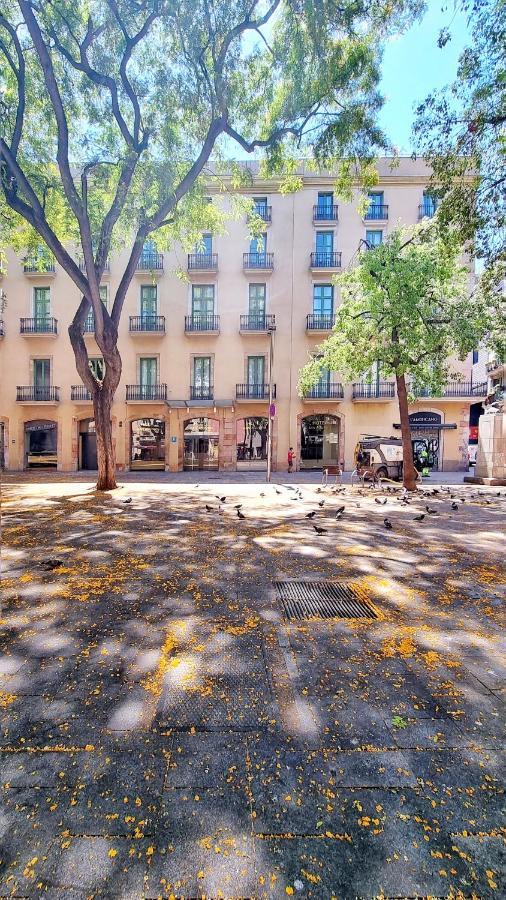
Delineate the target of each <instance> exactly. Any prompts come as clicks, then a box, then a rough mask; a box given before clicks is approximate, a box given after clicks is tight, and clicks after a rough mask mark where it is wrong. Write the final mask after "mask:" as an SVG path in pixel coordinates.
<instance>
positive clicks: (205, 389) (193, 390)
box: [190, 384, 214, 400]
mask: <svg viewBox="0 0 506 900" xmlns="http://www.w3.org/2000/svg"><path fill="white" fill-rule="evenodd" d="M190 400H214V387H213V385H212V384H192V385H190Z"/></svg>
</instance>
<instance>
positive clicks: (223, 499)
mask: <svg viewBox="0 0 506 900" xmlns="http://www.w3.org/2000/svg"><path fill="white" fill-rule="evenodd" d="M214 496H215V497H216V499H217V500H219V501H220V503H225V500H226V499H227V498H226V497H218V494H215V495H214Z"/></svg>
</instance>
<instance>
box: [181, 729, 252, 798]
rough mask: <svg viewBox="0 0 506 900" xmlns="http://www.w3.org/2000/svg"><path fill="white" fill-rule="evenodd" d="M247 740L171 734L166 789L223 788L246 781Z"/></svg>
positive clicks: (199, 733) (207, 733)
mask: <svg viewBox="0 0 506 900" xmlns="http://www.w3.org/2000/svg"><path fill="white" fill-rule="evenodd" d="M246 754H247V743H246V738H245V737H244V736H242V735H240V734H239V735H238V734H233V735H231V734H219V733H215V732H197V733H195V734H177V735H174V736H173V738H172V740H171V744H170V762H169V767H168V771H167V778H166V786H167V788H190V787H191V788H217V789H218V788H222V789H223V788H226V785H227V784H232V785H235V784H244V782H245V779H246Z"/></svg>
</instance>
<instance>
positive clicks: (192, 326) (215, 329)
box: [184, 313, 220, 334]
mask: <svg viewBox="0 0 506 900" xmlns="http://www.w3.org/2000/svg"><path fill="white" fill-rule="evenodd" d="M184 330H185V334H219V333H220V317H219V316H213V315H209V314H202V315H199V314H198V313H195V314H194V315H192V316H185V317H184Z"/></svg>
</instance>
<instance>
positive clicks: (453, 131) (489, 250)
mask: <svg viewBox="0 0 506 900" xmlns="http://www.w3.org/2000/svg"><path fill="white" fill-rule="evenodd" d="M459 5H460V6H461V7H463V8H464V10H465V11H466V12H467V14H468V17H469V23H470V30H471V35H472V45H471V46H470V47H467V48H466V49H465V50H464V52H463V53H462V54H461V56H460V60H459V66H458V72H457V77H456V80H455V81H454V83H453V84H452V85H451V86H450V87H448V88H447V89H446V90H444V91H442V92H440V93H438V94H432V95H430V96H429V97H428V98H427V99H426V100H425V101H424V103H423V104H422V105H421V106H420V107H419V109H418V116H417V121H416V123H415V127H414V137H415V146H416V148H417V152H419V153H420V154H422V155H423V156H425V157H426V158H427V159H428V161H429V162H430V164H431V166H432V168H433V172H434V175H433V186H434V189H435V191H436V193H437V194H438V195H439V196H440V197H441V199H442V202H441V210H440V216H439V221H440V223H441V227H442V229H446V228H447V227H448V226H451V227H456V228H458V230H459V234H460V238H461V240H462V242H466V243H469V244H470V247H471V249H472V252H474V254H475V255H476V256H481V257H483V258H484V259H485V260H486V261H487V263H493V261H494V260H496V259H497V258H500V257H502V258H504V256H505V247H506V206H505V203H504V193H505V190H506V137H505V125H506V2H505V0H460V3H459ZM450 39H451V34H450V32H449V31H447V32H446V33H444V34H443V35H442V37H441V39H440V47H444V46H445V44H446V43H447V42H448V40H450ZM442 52H444V50H442Z"/></svg>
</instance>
